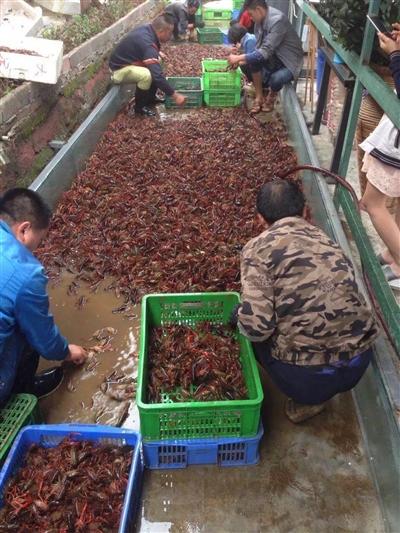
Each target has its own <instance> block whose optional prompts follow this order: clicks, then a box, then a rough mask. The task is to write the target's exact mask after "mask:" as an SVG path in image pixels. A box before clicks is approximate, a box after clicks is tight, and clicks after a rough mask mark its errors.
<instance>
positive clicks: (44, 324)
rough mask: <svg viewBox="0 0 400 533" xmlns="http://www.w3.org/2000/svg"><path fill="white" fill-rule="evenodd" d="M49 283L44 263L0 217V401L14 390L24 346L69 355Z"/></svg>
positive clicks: (49, 355)
mask: <svg viewBox="0 0 400 533" xmlns="http://www.w3.org/2000/svg"><path fill="white" fill-rule="evenodd" d="M46 286H47V276H46V275H45V273H44V268H43V266H42V265H41V264H40V262H39V261H38V260H37V259H36V258H35V257H34V255H33V254H32V253H31V252H30V251H29V250H28V249H27V248H26V247H25V246H24V245H23V244H21V243H20V242H19V241H18V240H17V239H16V238H15V237H14V234H13V233H12V231H11V229H10V227H9V226H8V225H7V224H6V223H5V222H4V221H3V220H0V401H3V400H5V399H6V398H8V396H9V395H10V393H11V390H12V387H13V384H14V380H15V376H16V372H17V367H18V364H19V361H20V358H21V354H22V352H23V350H24V348H26V347H31V348H33V349H34V350H36V351H37V352H39V354H40V355H42V356H43V357H45V358H46V359H54V360H62V359H65V357H66V356H67V354H68V344H67V341H66V339H65V338H64V337H63V336H62V335H61V334H60V332H59V330H58V328H57V327H56V325H55V324H54V320H53V316H52V315H51V314H50V313H49V298H48V296H47V292H46Z"/></svg>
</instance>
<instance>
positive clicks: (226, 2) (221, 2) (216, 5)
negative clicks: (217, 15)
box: [203, 0, 233, 9]
mask: <svg viewBox="0 0 400 533" xmlns="http://www.w3.org/2000/svg"><path fill="white" fill-rule="evenodd" d="M203 8H206V9H207V8H208V9H233V2H232V0H217V1H215V2H207V3H205V4H203Z"/></svg>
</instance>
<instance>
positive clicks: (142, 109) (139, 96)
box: [135, 87, 155, 117]
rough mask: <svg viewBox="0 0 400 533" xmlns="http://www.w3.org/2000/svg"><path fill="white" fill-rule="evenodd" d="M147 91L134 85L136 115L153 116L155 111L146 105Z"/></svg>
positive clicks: (147, 101) (147, 99) (147, 100)
mask: <svg viewBox="0 0 400 533" xmlns="http://www.w3.org/2000/svg"><path fill="white" fill-rule="evenodd" d="M149 96H150V95H149V91H143V89H139V87H136V92H135V114H136V115H145V116H147V117H154V116H155V112H154V111H152V110H151V109H149V108H148V107H147V106H148V104H149Z"/></svg>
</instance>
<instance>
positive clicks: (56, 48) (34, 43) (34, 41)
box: [0, 36, 63, 57]
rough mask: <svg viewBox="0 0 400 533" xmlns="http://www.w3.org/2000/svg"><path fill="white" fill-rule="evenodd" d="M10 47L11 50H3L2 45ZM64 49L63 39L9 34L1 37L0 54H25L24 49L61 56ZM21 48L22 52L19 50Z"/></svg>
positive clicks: (44, 54) (48, 55) (40, 53)
mask: <svg viewBox="0 0 400 533" xmlns="http://www.w3.org/2000/svg"><path fill="white" fill-rule="evenodd" d="M3 46H4V47H5V48H9V49H10V51H2V50H1V47H3ZM62 49H63V42H62V41H54V40H51V39H41V38H39V37H14V38H11V37H10V36H7V38H6V39H4V38H3V37H0V54H1V53H8V54H19V53H21V54H22V55H23V50H29V51H32V52H36V53H37V54H39V55H40V56H42V57H52V56H59V55H60V53H61V52H62ZM19 50H21V52H19Z"/></svg>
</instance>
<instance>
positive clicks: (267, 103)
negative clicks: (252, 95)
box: [262, 92, 278, 113]
mask: <svg viewBox="0 0 400 533" xmlns="http://www.w3.org/2000/svg"><path fill="white" fill-rule="evenodd" d="M277 96H278V95H277V93H271V92H270V93H269V94H268V96H267V97H266V98H265V100H264V102H263V104H262V111H263V112H264V113H272V111H273V110H274V108H275V102H276V99H277Z"/></svg>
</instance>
